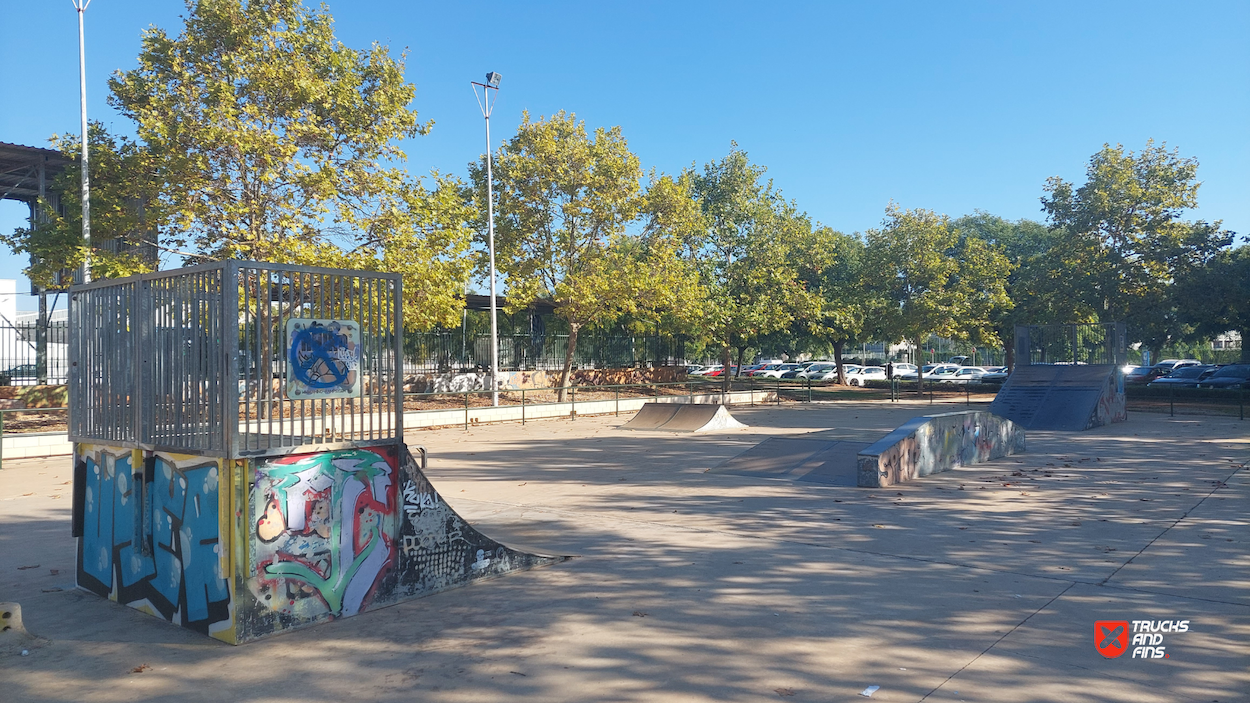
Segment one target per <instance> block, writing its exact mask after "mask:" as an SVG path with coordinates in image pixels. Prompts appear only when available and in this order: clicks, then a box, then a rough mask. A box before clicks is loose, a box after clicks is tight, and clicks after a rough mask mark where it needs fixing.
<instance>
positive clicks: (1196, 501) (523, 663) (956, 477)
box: [0, 402, 1250, 702]
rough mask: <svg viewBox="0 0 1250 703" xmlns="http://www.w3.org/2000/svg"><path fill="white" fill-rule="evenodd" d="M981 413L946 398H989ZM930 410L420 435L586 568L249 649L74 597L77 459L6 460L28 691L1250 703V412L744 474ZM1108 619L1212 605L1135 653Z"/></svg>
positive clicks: (1, 677) (4, 490)
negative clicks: (929, 469)
mask: <svg viewBox="0 0 1250 703" xmlns="http://www.w3.org/2000/svg"><path fill="white" fill-rule="evenodd" d="M964 409H965V408H964V407H963V404H962V403H961V404H959V405H958V406H954V405H952V406H951V407H950V408H949V410H964ZM935 410H937V411H940V410H943V408H941V407H940V406H939V407H937V408H934V407H931V406H929V404H928V403H911V402H902V403H889V402H867V403H854V402H837V403H812V404H806V403H803V404H799V403H793V404H792V403H786V404H782V405H780V406H775V407H758V408H749V407H734V408H732V414H733V417H734V418H735V419H736V420H737V421H739V422H741V423H742V424H744V425H746V427H741V428H727V429H723V430H719V431H716V432H698V433H695V432H682V433H677V432H672V431H665V430H662V429H656V430H625V429H621V426H622V425H624V424H625V423H627V422H628V421H629V420H630V417H628V416H627V415H625V414H622V416H621V417H615V416H602V417H579V418H577V419H576V420H567V419H566V420H547V421H542V422H533V423H529V424H528V425H525V426H521V425H517V424H499V425H490V426H479V427H474V428H472V429H471V430H470V431H468V432H465V431H463V430H462V429H460V428H447V429H439V430H422V431H409V432H407V433H405V435H404V439H405V441H406V443H407V444H408V445H409V446H424V447H425V448H426V450H427V452H428V456H429V465H428V468H427V469H426V470H425V471H424V474H425V475H426V477H427V478H428V479H429V481H430V483H431V484H432V485H433V486H434V487H436V488H437V489H438V491H439V493H440V494H441V496H442V497H443V499H444V500H445V501H446V502H447V504H448V505H449V506H450V507H451V508H452V509H454V511H455V512H456V513H457V514H459V515H460V516H461V517H463V518H464V519H465V520H466V521H467V522H468V523H470V524H471V525H472V526H473V527H474V528H476V529H477V530H480V531H481V532H482V533H483V534H485V535H487V536H488V537H489V538H491V539H494V540H497V541H498V542H500V543H503V544H505V545H508V546H509V547H512V548H515V549H519V550H523V551H525V552H530V553H535V554H549V555H561V556H571V557H573V558H572V559H570V560H568V561H563V562H558V563H554V564H550V565H546V566H541V567H539V568H533V569H530V570H526V571H521V572H517V573H511V574H507V575H506V576H502V577H500V578H496V579H489V580H484V581H481V582H478V583H474V584H472V585H469V586H467V587H464V588H457V589H452V590H448V591H444V592H441V593H437V594H435V595H431V596H428V597H424V598H417V599H414V600H408V601H404V602H400V603H398V604H396V605H392V606H389V607H384V608H383V607H379V608H376V609H370V610H369V611H368V612H364V613H361V614H360V615H358V616H355V617H350V618H343V619H339V620H334V621H331V622H326V623H323V624H320V625H317V626H315V627H310V628H306V629H301V630H297V631H294V632H289V633H284V634H280V635H275V636H271V637H268V638H266V639H263V640H261V641H257V642H251V643H246V644H242V645H239V646H231V645H227V644H223V643H221V642H218V641H215V640H213V639H210V638H208V637H205V636H204V635H202V634H199V633H197V632H193V631H191V630H188V629H185V628H179V627H175V626H173V625H171V624H170V623H168V622H163V621H162V620H161V619H158V618H154V617H151V616H150V615H148V614H145V613H142V612H139V611H137V610H134V609H132V608H127V607H124V606H123V605H119V604H118V603H115V602H111V601H109V600H106V599H104V598H101V597H99V596H97V595H95V594H92V593H88V592H86V591H83V590H79V589H77V588H75V585H74V584H75V579H74V574H75V560H76V546H75V540H74V539H73V538H72V537H71V536H70V531H69V523H70V512H71V511H70V505H69V502H70V497H71V496H70V490H69V489H70V484H69V482H70V481H71V474H72V467H71V465H70V462H68V461H66V460H65V459H54V460H23V461H12V462H6V463H5V468H4V469H3V470H2V471H0V497H2V501H0V544H2V545H3V549H4V554H5V555H6V556H5V559H4V560H3V567H2V569H3V571H2V580H0V586H2V588H3V591H2V592H3V597H0V600H4V601H15V602H18V603H20V604H21V607H22V617H23V619H24V625H25V628H26V629H27V630H28V631H29V632H30V633H31V635H32V636H31V637H30V638H26V639H25V640H23V641H24V642H27V644H26V645H24V648H25V649H26V650H27V652H28V654H27V655H26V656H21V655H20V653H18V652H16V651H9V650H3V651H2V652H0V690H4V691H5V696H4V698H5V700H6V701H7V700H13V701H60V700H82V701H130V700H169V701H174V700H177V701H200V700H202V701H217V700H249V701H288V700H289V701H297V700H298V701H342V700H359V701H375V700H376V701H391V700H394V701H401V700H403V701H411V700H422V701H470V700H482V701H485V700H534V701H555V700H559V701H577V700H621V701H728V700H733V701H757V700H794V701H849V700H864V697H863V696H862V695H861V693H862V692H865V691H868V690H869V689H870V687H873V686H876V687H878V688H876V689H874V690H872V691H871V694H872V695H871V699H872V700H885V701H922V700H923V701H964V700H966V701H1061V700H1108V701H1160V702H1162V701H1191V700H1192V701H1233V700H1242V699H1245V697H1246V695H1247V692H1248V691H1250V596H1248V595H1247V594H1250V588H1247V587H1248V586H1250V563H1248V562H1247V561H1246V554H1245V549H1246V544H1247V540H1248V539H1250V527H1248V525H1247V518H1246V514H1245V512H1246V511H1245V505H1246V504H1247V502H1246V501H1247V498H1248V497H1250V495H1248V492H1250V481H1248V480H1247V475H1246V464H1247V461H1250V437H1248V435H1250V432H1247V430H1246V428H1245V423H1244V422H1238V421H1237V420H1236V419H1222V418H1210V417H1207V418H1187V419H1181V418H1175V419H1172V418H1168V417H1166V416H1161V415H1151V414H1145V413H1134V414H1132V415H1131V416H1130V417H1129V418H1128V421H1127V422H1122V423H1116V424H1109V425H1105V426H1101V427H1095V428H1093V429H1091V430H1088V431H1085V432H1058V431H1039V430H1030V431H1029V432H1028V438H1027V451H1026V452H1024V453H1021V454H1014V455H1011V456H1006V457H1001V458H998V459H994V460H991V461H989V462H987V463H984V464H977V465H973V466H961V467H958V468H955V469H953V470H950V471H945V472H942V473H937V474H933V475H928V476H923V477H919V478H917V479H915V480H911V481H907V482H904V483H900V484H898V485H893V486H889V487H887V488H858V487H854V486H853V485H832V484H829V483H820V482H813V481H803V480H796V477H793V476H784V475H783V476H768V475H760V474H758V473H755V474H752V473H751V472H750V471H746V472H744V471H732V470H730V471H726V470H724V468H725V467H726V465H730V468H731V469H732V465H731V464H732V461H733V460H734V459H735V458H736V457H739V455H743V454H744V453H745V452H749V451H750V450H751V449H752V448H755V447H757V446H759V445H761V443H762V442H766V441H768V440H770V439H773V440H786V439H789V440H791V441H796V440H801V439H803V438H804V436H807V437H808V438H812V437H815V438H817V439H818V440H819V441H821V442H824V443H825V444H826V445H832V446H837V445H839V444H845V445H850V446H855V447H862V446H863V445H866V444H868V443H871V442H875V441H876V440H878V439H880V438H882V437H884V436H885V435H887V434H889V433H890V432H892V431H894V430H895V429H896V428H898V427H899V426H900V425H903V424H904V423H906V422H907V421H908V420H910V419H912V418H914V417H917V416H921V415H929V414H933V413H934V411H935ZM1100 620H1127V621H1133V620H1189V621H1190V623H1191V625H1190V629H1189V631H1188V632H1186V633H1183V634H1175V635H1168V636H1167V637H1168V640H1167V642H1166V645H1167V653H1168V656H1167V657H1166V658H1161V659H1140V658H1130V657H1129V656H1128V655H1125V656H1122V657H1119V658H1114V659H1109V658H1105V657H1103V656H1102V655H1100V654H1099V653H1098V651H1097V650H1096V649H1095V646H1094V638H1093V637H1092V635H1093V634H1094V623H1095V621H1100Z"/></svg>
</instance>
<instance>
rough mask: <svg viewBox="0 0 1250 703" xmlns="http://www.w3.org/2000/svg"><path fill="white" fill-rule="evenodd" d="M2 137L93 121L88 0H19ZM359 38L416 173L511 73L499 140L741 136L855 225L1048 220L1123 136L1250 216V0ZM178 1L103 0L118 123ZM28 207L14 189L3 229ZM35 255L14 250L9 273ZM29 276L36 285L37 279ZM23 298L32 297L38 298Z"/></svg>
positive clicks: (677, 156) (418, 7) (395, 14)
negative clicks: (542, 130) (81, 64)
mask: <svg viewBox="0 0 1250 703" xmlns="http://www.w3.org/2000/svg"><path fill="white" fill-rule="evenodd" d="M4 4H5V7H4V9H3V13H2V14H0V64H2V65H4V66H5V67H6V70H5V71H4V72H3V73H2V74H0V105H3V109H0V141H6V142H17V143H21V144H31V145H45V144H46V140H47V138H48V136H49V135H51V134H52V133H54V132H76V131H77V130H78V64H77V23H76V18H75V13H74V11H73V9H72V8H71V7H70V3H69V2H65V1H63V0H61V1H56V2H18V1H17V0H4ZM328 5H329V8H330V11H331V13H332V14H333V15H334V16H335V19H336V22H337V25H336V26H337V32H338V36H339V38H340V39H341V40H342V41H343V42H345V43H346V44H348V45H349V46H353V47H357V48H363V47H365V46H367V45H368V44H369V43H370V42H373V41H378V42H381V43H384V44H388V45H389V46H390V47H391V48H392V50H394V51H395V52H399V51H403V50H405V49H406V50H407V52H408V59H407V66H408V68H407V76H408V78H409V80H410V81H412V82H413V83H415V84H416V86H417V97H416V103H415V107H416V109H417V110H418V112H419V114H420V116H421V117H422V118H423V119H432V120H434V121H435V127H434V130H433V131H432V132H431V133H430V134H429V135H427V136H425V137H421V138H418V139H416V140H413V141H412V142H411V143H409V144H407V145H406V150H407V152H408V156H409V170H410V171H412V172H414V173H424V172H428V171H429V170H430V169H432V168H437V169H439V170H441V171H444V172H450V173H455V174H459V175H462V176H463V175H464V174H465V173H466V164H467V163H468V162H469V161H471V160H473V159H475V158H477V156H478V155H480V154H481V153H482V151H483V144H484V135H483V131H482V119H481V114H480V113H479V112H478V107H477V103H476V102H475V101H474V99H473V95H472V94H471V92H470V89H469V81H470V80H481V77H482V75H483V74H484V73H485V72H486V71H489V70H494V71H499V72H500V73H502V74H503V77H504V78H503V83H502V91H501V93H500V101H499V104H498V108H497V111H496V113H495V116H494V118H493V119H492V136H493V137H494V140H495V143H496V145H498V143H499V142H500V141H502V140H504V139H506V138H507V137H508V136H509V135H510V134H511V132H512V130H513V129H515V126H516V124H517V123H518V122H519V121H520V115H521V111H522V110H529V112H530V113H531V115H548V114H551V113H553V112H555V111H557V110H560V109H565V110H569V111H572V112H575V113H576V114H577V115H578V117H580V118H583V119H585V120H586V122H587V124H588V126H590V127H592V128H593V127H597V126H612V125H620V126H621V128H622V131H623V133H624V135H625V137H626V138H627V139H628V140H629V143H630V146H631V147H632V148H633V150H634V151H635V153H637V154H638V156H639V157H640V158H641V159H642V162H643V165H644V167H645V168H648V169H649V168H651V167H655V168H657V169H659V170H661V171H667V172H673V171H677V170H680V169H682V168H683V167H685V166H687V165H689V164H691V163H692V162H697V163H699V164H703V163H704V162H706V161H708V160H711V159H717V158H720V157H722V156H724V155H725V153H726V152H727V151H728V150H729V148H730V142H731V141H737V143H738V144H739V145H740V146H741V147H742V148H743V149H745V150H746V151H747V152H748V153H749V154H750V156H751V158H752V159H753V160H754V161H755V162H757V163H759V164H762V165H765V166H767V167H768V175H769V176H770V177H771V178H772V179H773V180H774V183H775V184H776V185H777V187H779V188H780V189H781V190H782V191H783V192H784V193H785V194H786V196H787V197H789V198H792V199H794V200H796V201H797V202H798V204H799V206H800V207H801V208H802V209H804V210H806V211H807V212H808V213H809V214H811V216H812V217H813V218H814V219H816V220H818V221H820V222H822V223H825V224H827V225H830V226H832V227H835V228H837V229H840V230H844V231H856V230H864V229H867V228H870V227H874V226H876V225H878V224H879V223H880V221H881V219H882V215H883V213H884V211H885V208H886V205H887V204H888V203H889V202H890V201H891V200H893V201H895V202H897V203H898V204H899V205H901V206H903V207H907V208H914V207H924V208H929V209H933V210H937V211H939V212H943V213H946V214H949V215H951V216H959V215H963V214H967V213H971V212H972V211H974V210H977V209H980V210H984V211H987V212H991V213H994V214H998V215H1001V216H1003V217H1007V218H1010V219H1018V218H1035V219H1041V217H1042V214H1041V212H1040V205H1039V201H1038V198H1039V197H1040V196H1041V195H1042V186H1043V184H1044V183H1045V180H1046V178H1047V177H1049V176H1056V175H1057V176H1062V177H1064V178H1067V179H1069V180H1077V181H1080V180H1082V179H1083V175H1084V169H1085V166H1086V164H1087V163H1088V160H1089V157H1090V155H1091V154H1093V153H1094V152H1096V151H1097V150H1098V149H1099V148H1101V146H1102V145H1103V143H1111V144H1116V143H1121V144H1123V145H1124V146H1126V147H1128V148H1130V149H1134V150H1137V149H1140V148H1141V147H1142V146H1144V145H1145V143H1146V141H1147V139H1151V138H1153V139H1154V140H1155V141H1156V142H1167V144H1168V145H1169V146H1173V147H1178V148H1179V149H1180V152H1181V154H1182V155H1184V156H1189V157H1196V158H1197V159H1198V160H1199V162H1200V163H1201V167H1200V169H1199V178H1200V179H1201V180H1202V181H1203V186H1202V189H1201V191H1200V193H1199V200H1200V205H1201V207H1200V209H1199V210H1198V211H1197V212H1195V213H1190V217H1199V218H1203V219H1222V220H1223V221H1224V223H1225V226H1226V227H1229V228H1231V229H1233V230H1235V231H1237V232H1238V233H1240V234H1243V235H1244V234H1246V233H1247V232H1250V198H1247V195H1248V194H1250V120H1248V119H1247V115H1250V42H1247V41H1246V37H1247V35H1248V34H1250V3H1247V2H1241V1H1237V2H1203V3H1173V2H1166V3H1165V2H1141V1H1134V2H1046V3H1040V2H1038V3H1023V2H1010V3H1007V2H932V1H929V2H860V3H833V2H826V3H810V4H803V3H785V4H782V3H762V2H757V3H750V4H747V3H724V2H722V3H706V4H702V3H675V2H657V3H647V2H628V3H586V2H577V3H543V2H527V3H472V4H470V3H446V2H437V3H430V2H403V3H401V2H384V1H381V0H355V1H354V2H350V3H349V2H343V1H342V0H330V2H329V3H328ZM184 12H185V8H184V7H183V5H182V3H180V2H169V1H160V2H158V1H156V0H127V1H126V2H119V1H118V0H95V1H94V2H93V3H92V5H91V7H90V8H89V9H88V10H87V61H88V109H89V111H90V113H91V116H92V118H93V119H100V120H103V121H105V122H106V123H111V125H112V127H113V129H115V130H116V131H121V132H127V131H129V130H130V127H129V125H128V124H127V123H126V122H125V121H124V120H123V119H121V118H120V117H118V116H117V115H115V114H113V113H112V112H111V110H109V108H108V106H107V104H106V102H105V98H106V90H107V87H106V84H105V81H106V80H107V77H108V75H109V74H110V73H111V72H112V71H114V70H117V69H127V68H131V67H133V66H134V65H135V57H136V56H137V54H138V51H139V39H140V32H141V31H142V30H143V28H145V27H147V26H149V25H157V26H160V27H163V28H166V29H167V30H169V31H170V32H171V33H176V32H177V31H178V29H179V27H180V25H181V22H180V20H179V15H181V14H183V13H184ZM24 217H25V208H24V207H22V206H19V205H18V204H16V203H12V202H6V203H0V229H4V230H10V229H12V228H13V227H14V226H17V225H19V224H21V222H22V221H23V218H24ZM23 264H24V262H22V261H21V260H19V259H17V258H16V257H13V256H11V255H8V254H7V252H0V277H4V278H12V277H18V276H20V269H21V267H22V265H23ZM26 285H28V284H26V283H25V282H20V283H19V289H20V288H21V287H22V286H26ZM19 306H20V307H22V308H24V309H29V308H32V307H33V300H29V299H22V301H21V302H20V303H19Z"/></svg>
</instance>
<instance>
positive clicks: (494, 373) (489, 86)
mask: <svg viewBox="0 0 1250 703" xmlns="http://www.w3.org/2000/svg"><path fill="white" fill-rule="evenodd" d="M502 77H503V76H501V75H499V74H498V73H495V72H494V71H491V72H490V73H487V74H486V82H485V83H478V82H476V81H470V83H471V84H472V85H474V86H481V87H482V98H481V99H480V100H478V107H480V108H482V117H483V118H485V120H486V246H487V249H489V250H490V389H491V391H492V392H491V394H490V403H491V405H493V406H498V405H499V393H498V392H497V391H498V390H499V380H498V379H499V318H498V312H499V311H498V309H497V308H498V306H497V305H496V303H495V185H494V178H493V174H492V173H491V164H490V162H491V142H490V113H491V110H492V106H491V102H490V91H492V90H494V91H495V100H496V101H498V100H499V80H500V79H501V78H502ZM473 96H474V97H477V88H474V89H473Z"/></svg>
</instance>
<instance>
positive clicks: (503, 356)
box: [404, 329, 686, 374]
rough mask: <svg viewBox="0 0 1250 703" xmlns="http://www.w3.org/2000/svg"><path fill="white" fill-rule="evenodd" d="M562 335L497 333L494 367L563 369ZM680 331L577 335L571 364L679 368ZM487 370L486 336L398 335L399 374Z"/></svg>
mask: <svg viewBox="0 0 1250 703" xmlns="http://www.w3.org/2000/svg"><path fill="white" fill-rule="evenodd" d="M568 343H569V336H568V335H567V334H501V335H500V336H499V370H500V371H554V370H558V369H562V368H564V362H565V355H566V354H567V352H568ZM685 363H686V338H685V337H684V336H682V335H673V336H666V335H649V336H641V335H639V336H635V335H621V334H604V333H596V332H591V333H582V334H580V335H578V339H577V348H576V349H575V350H574V355H573V368H625V367H635V366H682V365H684V364H685ZM487 368H490V335H488V334H471V333H468V332H466V331H464V330H461V329H451V330H437V331H434V332H409V333H407V334H405V335H404V373H406V374H413V373H423V374H442V373H464V372H470V371H474V370H478V369H487Z"/></svg>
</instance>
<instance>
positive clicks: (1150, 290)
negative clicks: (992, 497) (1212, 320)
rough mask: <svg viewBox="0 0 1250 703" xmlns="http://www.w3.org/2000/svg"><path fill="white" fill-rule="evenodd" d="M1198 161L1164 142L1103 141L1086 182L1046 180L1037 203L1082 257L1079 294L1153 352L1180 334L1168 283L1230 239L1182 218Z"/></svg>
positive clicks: (1216, 226) (1194, 198)
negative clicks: (1130, 147) (1128, 146)
mask: <svg viewBox="0 0 1250 703" xmlns="http://www.w3.org/2000/svg"><path fill="white" fill-rule="evenodd" d="M1197 172H1198V162H1197V160H1195V159H1184V158H1181V157H1180V155H1179V153H1178V151H1177V150H1175V149H1173V150H1171V151H1169V150H1168V149H1167V148H1166V145H1161V146H1154V143H1153V142H1147V144H1146V147H1145V148H1144V149H1142V150H1141V151H1140V152H1132V151H1126V150H1125V149H1124V147H1122V146H1120V145H1116V146H1115V147H1112V146H1110V145H1104V146H1103V148H1102V150H1101V151H1099V152H1098V153H1097V154H1094V156H1093V157H1091V159H1090V163H1089V167H1088V168H1087V169H1086V182H1085V184H1084V185H1081V186H1080V187H1076V186H1074V185H1073V184H1072V183H1069V182H1067V181H1065V180H1063V179H1062V178H1058V177H1055V178H1051V179H1049V180H1048V181H1047V183H1046V193H1047V195H1046V196H1044V197H1043V198H1042V206H1043V209H1044V210H1045V211H1046V214H1047V216H1048V218H1049V220H1050V225H1051V226H1052V227H1053V228H1062V229H1063V230H1065V231H1066V232H1067V233H1068V235H1069V236H1070V237H1072V240H1071V241H1073V242H1074V243H1075V244H1076V246H1077V248H1079V249H1081V250H1083V251H1087V252H1092V254H1091V255H1090V256H1088V257H1087V258H1086V260H1085V263H1086V266H1087V268H1086V270H1085V271H1084V272H1083V273H1084V279H1085V281H1086V282H1087V283H1088V287H1087V289H1086V291H1085V294H1084V298H1085V302H1086V304H1087V305H1088V306H1089V307H1090V308H1092V309H1094V310H1095V311H1097V314H1098V316H1099V318H1100V319H1101V320H1102V321H1105V322H1110V321H1115V320H1123V321H1125V322H1126V324H1127V325H1128V330H1129V337H1130V338H1131V339H1132V340H1136V341H1141V342H1143V343H1144V344H1145V345H1146V346H1147V347H1148V348H1150V349H1153V350H1155V351H1158V350H1159V349H1161V348H1163V347H1164V346H1165V345H1166V344H1168V343H1169V342H1170V341H1172V340H1173V339H1176V338H1178V337H1179V336H1182V335H1183V334H1184V330H1183V328H1182V326H1181V323H1180V320H1179V317H1178V313H1177V308H1176V301H1175V300H1174V298H1173V296H1172V291H1171V284H1173V283H1174V282H1176V281H1178V280H1179V279H1182V278H1184V277H1185V276H1186V275H1188V274H1189V273H1190V272H1191V271H1193V270H1195V269H1197V268H1200V267H1202V266H1203V265H1205V263H1206V262H1208V261H1209V260H1211V258H1212V257H1214V256H1215V255H1216V254H1217V253H1218V252H1219V251H1220V250H1221V249H1223V248H1225V247H1227V246H1228V245H1229V244H1230V243H1231V242H1232V234H1231V233H1230V232H1228V231H1227V230H1224V229H1222V227H1221V223H1220V222H1218V221H1217V222H1214V223H1210V222H1203V221H1193V222H1190V221H1186V220H1183V219H1181V215H1182V213H1183V212H1184V211H1185V210H1186V209H1189V208H1194V207H1197V204H1198V186H1199V185H1200V184H1199V182H1198V180H1197Z"/></svg>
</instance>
